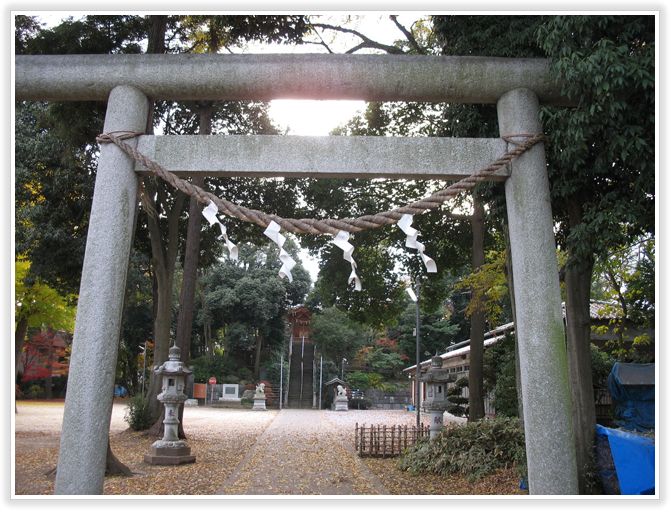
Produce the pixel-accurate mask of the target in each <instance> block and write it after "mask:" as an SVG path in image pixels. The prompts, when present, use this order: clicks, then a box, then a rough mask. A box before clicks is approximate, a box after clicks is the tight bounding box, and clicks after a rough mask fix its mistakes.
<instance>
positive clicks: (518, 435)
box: [398, 417, 527, 481]
mask: <svg viewBox="0 0 670 510" xmlns="http://www.w3.org/2000/svg"><path fill="white" fill-rule="evenodd" d="M509 468H516V470H517V471H518V473H519V475H524V474H525V473H526V471H527V467H526V442H525V436H524V431H523V427H522V425H521V421H520V420H519V419H518V418H508V417H503V418H495V419H492V420H479V421H477V422H474V423H468V424H465V425H458V424H455V423H452V424H449V425H446V426H444V427H443V428H442V430H441V431H440V432H439V433H438V435H437V436H435V438H433V439H432V440H431V439H425V440H422V441H420V442H418V443H416V444H415V445H414V446H412V447H411V448H408V449H407V452H406V453H405V454H404V455H403V456H402V457H401V458H400V460H399V462H398V469H400V470H402V471H407V472H409V473H410V474H414V475H419V474H436V475H440V476H448V475H452V474H456V473H461V474H464V475H466V476H467V478H468V480H469V481H475V480H478V479H481V478H483V477H485V476H488V475H489V474H491V473H493V472H494V471H496V470H497V469H509Z"/></svg>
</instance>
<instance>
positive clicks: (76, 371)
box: [15, 55, 578, 495]
mask: <svg viewBox="0 0 670 510" xmlns="http://www.w3.org/2000/svg"><path fill="white" fill-rule="evenodd" d="M148 98H151V99H173V100H180V99H190V100H198V99H200V100H243V99H257V100H271V99H318V100H343V99H357V100H365V101H427V102H461V103H491V104H496V105H497V109H498V120H499V125H500V134H501V136H507V135H514V134H526V133H528V134H536V133H540V132H541V131H542V126H541V125H540V122H539V119H538V112H539V106H540V105H541V104H542V105H555V106H574V103H573V102H572V101H570V100H569V99H567V98H565V97H563V96H561V94H560V87H559V86H557V85H556V84H555V83H553V82H552V80H551V79H550V76H549V72H548V63H547V61H545V60H543V59H502V58H489V57H437V56H407V55H401V56H398V55H62V56H16V57H15V99H16V100H41V101H89V100H96V101H107V114H106V118H105V126H104V130H105V132H112V131H127V130H130V131H137V132H140V133H141V132H144V131H145V128H146V124H147V117H148V113H149V99H148ZM128 143H129V144H130V145H131V146H133V147H138V148H139V149H140V151H141V152H143V153H144V154H145V155H147V156H148V157H150V158H152V159H154V160H156V161H157V162H158V163H161V164H162V165H164V166H166V167H167V168H168V169H170V170H172V171H174V172H175V173H177V174H180V175H182V176H189V175H195V174H196V173H198V172H199V173H200V174H202V175H226V176H242V175H246V176H249V175H254V176H261V177H268V176H301V177H390V178H409V179H421V178H433V179H444V180H454V179H459V178H462V177H465V176H467V175H469V174H471V173H473V172H474V171H475V170H478V169H479V168H480V167H481V166H483V163H487V162H489V161H492V160H494V159H496V158H497V157H499V156H500V155H502V154H504V153H505V152H506V150H507V144H506V142H505V141H503V140H502V139H453V138H381V139H380V138H376V137H369V138H366V137H351V138H348V137H347V138H345V137H323V138H308V137H281V136H239V137H236V136H220V137H202V136H193V137H188V136H181V137H159V136H140V137H138V138H135V139H132V140H129V141H128ZM146 171H147V170H146V168H144V167H142V166H141V165H139V164H136V163H135V161H134V160H133V159H131V158H130V157H129V156H127V155H126V154H125V153H124V152H123V151H122V150H121V149H119V148H118V147H117V146H115V145H113V144H103V145H102V147H101V149H100V159H99V166H98V171H97V178H96V183H95V190H94V196H93V205H92V210H91V218H90V224H89V232H88V238H87V244H86V254H85V258H84V267H83V272H82V279H81V289H80V294H79V304H78V311H77V319H76V326H75V332H74V341H73V346H72V357H71V363H70V375H69V382H68V389H67V399H66V403H65V414H64V418H63V429H62V435H61V445H60V454H59V459H58V474H57V478H56V483H55V494H73V495H74V494H102V490H103V483H104V470H105V457H106V451H107V438H108V433H109V424H110V417H111V406H112V399H111V395H112V394H113V389H114V374H115V364H116V359H117V350H118V343H119V334H120V329H121V316H122V304H123V293H124V289H125V283H126V273H127V268H128V257H129V253H130V248H131V246H130V242H131V238H132V228H133V216H134V211H135V201H136V196H137V186H138V177H137V176H138V174H139V173H142V172H146ZM492 178H493V179H497V180H505V193H506V197H507V207H508V219H509V231H510V245H511V249H512V253H513V270H514V278H515V289H514V290H515V301H516V308H517V317H516V321H517V324H516V331H517V338H518V342H519V355H520V358H521V384H522V388H523V406H524V420H525V432H526V450H527V456H528V468H529V482H530V490H531V493H532V494H578V486H577V466H576V456H575V444H574V436H573V425H572V404H571V400H570V389H569V382H568V368H567V356H566V347H565V337H564V328H563V320H562V310H561V295H560V287H559V281H558V270H557V258H556V246H555V239H554V235H553V221H552V214H551V205H550V197H549V182H548V178H547V170H546V161H545V152H544V146H543V145H542V144H537V145H536V146H534V147H533V148H532V149H530V150H529V151H527V152H526V153H524V154H523V155H521V156H520V157H518V158H517V159H515V160H514V161H513V162H512V163H510V164H509V165H508V168H506V169H501V170H499V171H498V172H496V173H495V174H494V175H493V176H492Z"/></svg>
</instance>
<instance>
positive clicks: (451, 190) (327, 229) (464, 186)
mask: <svg viewBox="0 0 670 510" xmlns="http://www.w3.org/2000/svg"><path fill="white" fill-rule="evenodd" d="M115 133H121V134H119V135H118V136H117V135H116V134H115ZM140 134H141V133H137V132H135V131H113V132H109V133H103V134H101V135H100V136H99V137H98V138H96V141H97V142H99V143H110V142H112V143H114V144H116V145H117V146H119V148H121V149H122V150H123V151H124V152H126V153H127V154H128V155H130V156H131V157H132V158H134V159H135V160H137V161H138V162H140V163H141V164H142V165H144V166H145V167H146V168H148V169H149V170H151V171H153V172H154V173H155V174H157V175H158V176H159V177H161V178H162V179H164V180H165V181H167V182H169V183H170V184H171V185H172V186H174V187H175V188H177V189H179V190H181V191H183V192H184V193H186V194H188V195H190V196H193V197H195V198H196V199H197V200H198V202H200V203H202V204H204V205H209V204H210V202H214V203H215V204H216V206H217V207H218V209H219V211H220V212H222V213H224V214H227V215H229V216H234V217H236V218H239V219H241V220H244V221H247V222H250V223H256V224H258V225H260V226H262V227H267V226H268V225H269V224H270V222H271V221H275V222H276V223H278V224H279V225H280V226H281V228H282V230H284V231H286V232H294V233H298V234H333V235H337V233H338V232H339V231H340V230H346V231H347V232H360V231H361V230H365V229H368V228H377V227H381V226H384V225H391V224H394V223H397V222H398V221H399V220H400V218H402V217H403V215H404V214H420V213H422V212H424V211H426V210H428V209H433V208H435V207H438V206H440V205H441V204H442V203H444V202H446V201H447V200H450V199H451V198H453V197H455V196H456V195H458V194H459V193H461V192H463V191H467V190H469V189H472V188H473V187H474V186H475V184H477V183H478V182H481V181H483V180H484V179H485V178H486V177H487V176H488V175H490V174H492V173H493V172H495V171H496V170H498V169H499V168H501V167H503V166H504V165H506V164H507V163H509V162H510V161H512V160H513V159H514V158H516V157H518V156H520V155H521V154H523V153H524V152H526V151H527V150H528V149H530V148H531V147H533V146H534V145H535V144H536V143H538V142H544V141H546V140H547V139H546V137H545V136H544V134H542V133H540V134H536V135H527V134H522V135H508V136H503V137H502V138H503V140H505V141H506V142H508V143H512V144H514V146H515V147H514V148H513V149H512V150H510V151H508V152H507V153H506V154H504V155H503V156H501V157H500V158H498V159H497V160H495V161H494V162H493V163H491V164H490V165H489V166H487V167H485V168H483V169H481V170H480V171H478V172H476V173H474V174H472V175H470V176H468V177H465V178H463V179H461V180H460V181H457V182H455V183H453V184H452V185H450V186H449V187H447V188H445V189H442V190H440V191H438V192H436V193H434V194H433V195H431V196H430V197H428V198H424V199H422V200H419V201H418V202H413V203H411V204H409V205H406V206H403V207H398V208H396V209H392V210H390V211H386V212H382V213H378V214H374V215H366V216H360V217H358V218H344V219H339V220H337V219H323V220H315V219H310V218H302V219H293V218H282V217H280V216H277V215H274V214H266V213H264V212H262V211H258V210H256V209H249V208H247V207H244V206H240V205H237V204H234V203H232V202H229V201H228V200H225V199H223V198H219V197H217V196H216V195H214V194H212V193H209V192H207V191H205V190H203V189H202V188H200V187H199V186H195V185H193V184H191V183H190V182H188V181H186V180H184V179H180V178H179V177H177V176H176V175H174V174H173V173H171V172H169V171H168V170H166V169H165V168H164V167H162V166H161V165H159V164H158V163H156V162H155V161H152V160H150V159H149V158H147V157H146V156H145V155H144V154H142V153H140V152H138V151H137V150H135V149H134V148H133V147H131V146H130V145H128V144H127V143H125V142H124V141H123V140H124V139H128V138H134V137H136V136H139V135H140ZM521 136H523V137H526V138H527V139H526V140H525V141H523V142H516V141H514V140H511V138H512V137H521Z"/></svg>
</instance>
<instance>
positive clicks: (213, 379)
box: [209, 377, 216, 386]
mask: <svg viewBox="0 0 670 510" xmlns="http://www.w3.org/2000/svg"><path fill="white" fill-rule="evenodd" d="M209 384H211V385H212V386H214V385H215V384H216V379H215V378H214V377H210V378H209Z"/></svg>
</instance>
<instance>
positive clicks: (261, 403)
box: [251, 397, 267, 411]
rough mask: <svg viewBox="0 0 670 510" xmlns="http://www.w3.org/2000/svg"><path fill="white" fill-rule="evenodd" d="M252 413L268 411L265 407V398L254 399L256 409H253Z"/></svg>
mask: <svg viewBox="0 0 670 510" xmlns="http://www.w3.org/2000/svg"><path fill="white" fill-rule="evenodd" d="M251 410H252V411H267V408H266V407H265V397H263V398H254V407H252V408H251Z"/></svg>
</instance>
